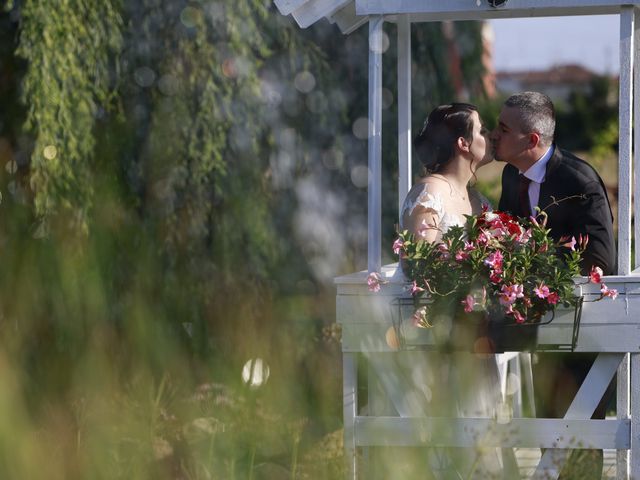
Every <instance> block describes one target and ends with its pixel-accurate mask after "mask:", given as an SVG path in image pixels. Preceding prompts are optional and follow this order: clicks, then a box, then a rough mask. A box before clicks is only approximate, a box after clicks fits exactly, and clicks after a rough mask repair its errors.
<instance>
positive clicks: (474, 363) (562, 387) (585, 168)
mask: <svg viewBox="0 0 640 480" xmlns="http://www.w3.org/2000/svg"><path fill="white" fill-rule="evenodd" d="M555 124H556V120H555V110H554V106H553V103H552V102H551V100H550V99H549V97H547V96H546V95H544V94H542V93H539V92H523V93H517V94H515V95H512V96H510V97H509V98H508V99H507V100H506V101H505V103H504V105H503V107H502V110H501V112H500V116H499V118H498V124H497V126H496V128H495V129H494V130H493V131H492V132H489V131H488V130H487V129H486V128H485V127H484V126H483V122H482V119H481V118H480V116H479V114H478V110H477V108H476V107H475V106H473V105H470V104H467V103H452V104H448V105H441V106H439V107H437V108H435V109H434V110H433V111H432V112H431V113H430V114H429V116H428V117H427V120H426V122H425V124H424V127H423V128H422V130H421V131H420V133H419V134H418V136H417V137H416V138H415V140H414V148H415V152H416V155H417V157H418V158H419V160H420V162H421V163H422V165H423V167H424V174H423V175H422V177H421V178H420V179H419V181H418V182H417V183H416V184H415V185H414V186H413V187H412V188H411V190H410V191H409V192H408V194H407V197H406V199H405V201H404V205H403V208H402V212H401V223H400V230H408V231H409V232H411V233H414V234H416V235H418V234H419V235H420V237H421V238H423V239H424V240H426V241H429V242H439V241H440V239H441V237H442V234H443V233H444V232H446V231H447V230H448V229H449V228H451V227H453V226H464V224H465V215H475V214H479V213H481V212H482V211H483V209H487V208H489V209H490V208H491V206H490V205H489V202H488V201H487V199H486V198H484V197H483V196H482V195H481V194H480V193H479V192H477V191H476V190H475V189H473V188H472V187H470V186H469V182H470V181H471V180H472V179H473V178H475V173H476V171H477V169H478V168H481V167H482V166H484V165H486V164H488V163H490V162H492V161H493V160H494V159H495V160H497V161H499V162H505V163H506V165H505V167H504V169H503V172H502V192H501V196H500V202H499V205H498V209H499V210H500V211H503V212H507V213H510V214H513V215H517V216H520V217H529V216H531V215H534V216H535V215H536V214H537V211H538V210H537V209H538V208H539V209H540V210H544V211H545V213H546V215H547V224H546V226H547V228H549V229H550V230H551V232H550V235H551V236H552V238H553V239H554V240H555V241H559V240H560V238H562V237H575V238H578V237H579V236H584V235H588V238H589V242H588V244H587V246H586V250H585V251H584V252H583V256H582V262H581V265H580V267H581V270H582V274H583V275H588V273H589V272H590V270H591V269H592V267H599V268H600V269H602V272H603V273H604V274H605V275H610V274H613V273H615V270H616V258H617V255H616V246H615V240H614V235H613V215H612V211H611V206H610V204H609V199H608V196H607V191H606V188H605V186H604V183H603V181H602V179H601V178H600V176H599V175H598V173H597V172H596V171H595V169H594V168H593V167H592V166H591V165H589V164H588V163H587V162H585V161H584V160H582V159H580V158H578V157H577V156H575V155H573V154H572V153H569V152H567V151H565V150H562V148H560V146H558V145H556V144H555V142H554V132H555ZM559 199H563V201H561V202H558V200H559ZM565 200H566V201H565ZM536 357H537V363H536V364H535V365H534V372H533V373H534V384H535V397H536V399H535V400H536V412H537V415H538V416H539V417H542V418H562V417H563V416H564V414H565V412H566V410H567V408H568V406H569V404H570V403H571V401H572V400H573V398H574V396H575V393H576V392H577V390H578V388H579V387H580V385H581V383H582V381H583V380H584V378H585V377H586V375H587V373H588V371H589V369H590V368H591V365H592V364H593V361H594V360H595V354H584V353H580V354H576V353H571V354H567V353H545V354H536ZM429 361H430V362H432V363H433V367H434V368H433V369H432V373H433V375H431V379H432V381H433V382H435V383H437V384H440V385H449V387H448V388H445V389H442V390H441V391H440V396H441V398H440V399H438V398H437V397H438V395H437V394H434V395H433V398H432V400H431V401H430V403H431V407H432V411H436V412H438V410H440V411H442V412H443V413H444V412H445V411H446V410H447V408H448V409H449V410H450V409H451V408H454V409H455V410H456V412H455V413H457V414H458V415H459V416H489V417H493V416H495V413H496V408H497V406H498V405H499V404H500V402H501V393H500V387H499V378H498V373H497V362H496V356H495V355H486V356H484V358H474V357H473V356H470V355H468V354H467V355H464V354H453V355H449V356H440V357H438V358H437V359H436V358H435V357H434V358H431V359H430V360H429ZM436 371H437V372H436ZM612 383H613V382H612ZM432 390H434V389H432ZM436 390H438V389H437V388H436V389H435V390H434V391H436ZM609 390H610V392H609V395H605V398H604V399H603V401H602V402H601V404H600V405H599V407H598V408H597V410H596V412H595V414H594V416H593V418H604V415H605V409H606V406H607V405H606V404H607V400H608V399H610V398H611V393H612V390H613V387H612V386H610V388H609ZM452 396H453V397H455V398H453V399H452V398H451V397H452ZM453 404H455V405H454V406H452V405H453ZM449 413H451V412H449ZM453 450H456V449H450V452H449V453H451V451H453ZM503 454H504V451H502V452H501V451H500V450H499V449H487V450H485V451H484V452H483V453H482V458H481V459H480V461H479V462H478V459H477V458H475V459H470V458H468V456H466V457H465V455H463V454H462V452H458V453H457V454H450V455H435V454H434V455H431V458H430V461H429V463H430V469H431V472H432V474H433V475H434V476H435V477H436V478H450V475H451V474H453V475H454V476H455V472H457V473H458V474H459V473H461V472H463V471H465V470H466V469H467V468H469V465H465V464H466V463H471V462H472V463H473V465H474V467H473V468H474V469H475V472H476V475H479V476H478V477H474V478H508V477H506V476H505V475H506V473H505V468H504V463H505V461H506V460H505V459H504V458H503ZM454 471H455V472H454ZM438 472H439V473H438ZM601 477H602V451H601V450H588V449H583V450H575V451H574V453H573V454H572V456H571V458H570V459H569V461H568V462H567V464H566V466H565V469H564V471H563V474H562V476H561V477H560V478H562V479H573V478H580V479H591V478H593V479H600V478H601Z"/></svg>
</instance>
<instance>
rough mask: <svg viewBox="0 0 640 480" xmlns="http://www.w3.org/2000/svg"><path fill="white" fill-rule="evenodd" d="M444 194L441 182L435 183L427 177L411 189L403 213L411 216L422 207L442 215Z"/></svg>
mask: <svg viewBox="0 0 640 480" xmlns="http://www.w3.org/2000/svg"><path fill="white" fill-rule="evenodd" d="M442 193H443V190H442V186H441V185H440V184H439V182H434V181H433V179H431V178H429V177H425V178H423V179H421V180H420V181H419V182H417V183H416V184H415V185H414V186H413V187H411V190H409V193H407V197H406V199H405V202H404V208H403V211H404V212H407V213H408V214H409V215H411V214H412V213H413V210H414V209H415V208H416V207H418V206H420V207H423V208H424V209H426V210H428V211H431V212H433V213H436V214H438V215H440V214H441V213H442V211H443V207H442Z"/></svg>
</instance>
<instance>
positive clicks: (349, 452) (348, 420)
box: [342, 353, 358, 480]
mask: <svg viewBox="0 0 640 480" xmlns="http://www.w3.org/2000/svg"><path fill="white" fill-rule="evenodd" d="M357 355H358V354H357V353H343V354H342V391H343V395H344V397H343V399H342V404H343V407H342V408H343V415H344V449H345V456H346V463H347V475H346V477H347V480H356V479H357V478H358V457H357V450H356V436H355V430H354V426H355V418H356V415H358V362H357V357H356V356H357Z"/></svg>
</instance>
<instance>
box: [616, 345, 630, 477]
mask: <svg viewBox="0 0 640 480" xmlns="http://www.w3.org/2000/svg"><path fill="white" fill-rule="evenodd" d="M616 388H617V390H616V418H618V420H627V419H629V416H630V415H629V414H630V411H629V354H628V353H627V354H625V356H624V359H623V360H622V362H621V363H620V366H619V367H618V379H617V387H616ZM628 478H629V450H618V451H617V452H616V480H627V479H628Z"/></svg>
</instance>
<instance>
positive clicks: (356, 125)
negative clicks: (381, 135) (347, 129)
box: [351, 117, 369, 140]
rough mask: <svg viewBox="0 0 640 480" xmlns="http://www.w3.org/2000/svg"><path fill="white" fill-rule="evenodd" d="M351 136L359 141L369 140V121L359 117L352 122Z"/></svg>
mask: <svg viewBox="0 0 640 480" xmlns="http://www.w3.org/2000/svg"><path fill="white" fill-rule="evenodd" d="M351 130H352V131H353V134H354V135H355V137H356V138H359V139H360V140H366V139H367V138H369V119H368V118H366V117H360V118H358V119H356V121H355V122H353V125H352V127H351Z"/></svg>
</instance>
